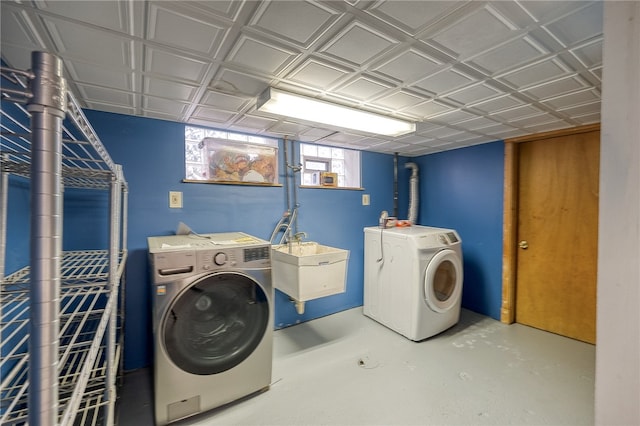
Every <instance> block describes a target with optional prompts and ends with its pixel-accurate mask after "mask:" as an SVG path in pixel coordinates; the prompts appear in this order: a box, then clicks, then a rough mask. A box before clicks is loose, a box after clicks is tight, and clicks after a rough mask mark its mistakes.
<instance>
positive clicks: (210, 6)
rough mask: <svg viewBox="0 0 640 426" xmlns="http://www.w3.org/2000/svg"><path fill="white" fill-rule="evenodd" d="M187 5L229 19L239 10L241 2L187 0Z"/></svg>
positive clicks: (229, 0)
mask: <svg viewBox="0 0 640 426" xmlns="http://www.w3.org/2000/svg"><path fill="white" fill-rule="evenodd" d="M189 5H190V6H191V7H193V8H194V9H197V10H202V11H205V12H207V13H211V14H214V15H217V16H220V17H223V18H225V19H230V20H231V19H235V18H236V17H237V16H238V11H239V10H240V7H241V5H242V2H239V1H236V0H215V1H211V0H202V1H193V0H191V1H189Z"/></svg>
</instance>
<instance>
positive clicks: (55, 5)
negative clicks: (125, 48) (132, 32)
mask: <svg viewBox="0 0 640 426" xmlns="http://www.w3.org/2000/svg"><path fill="white" fill-rule="evenodd" d="M38 3H39V4H40V7H42V9H43V10H46V11H48V12H50V13H55V14H57V15H60V16H64V17H65V18H67V19H73V20H76V21H84V22H86V23H89V24H92V25H94V26H97V27H101V28H107V29H110V30H114V31H118V32H122V33H125V34H126V33H128V32H129V26H128V24H129V22H130V20H129V19H130V15H129V8H128V4H127V2H124V1H60V0H55V1H41V2H38Z"/></svg>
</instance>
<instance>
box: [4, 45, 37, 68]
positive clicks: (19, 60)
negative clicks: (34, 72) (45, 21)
mask: <svg viewBox="0 0 640 426" xmlns="http://www.w3.org/2000/svg"><path fill="white" fill-rule="evenodd" d="M34 50H42V48H40V47H37V46H31V47H29V48H26V49H25V47H24V46H12V45H8V44H3V45H2V59H3V60H4V61H6V63H7V66H10V67H12V68H15V69H19V70H28V69H30V68H31V52H32V51H34Z"/></svg>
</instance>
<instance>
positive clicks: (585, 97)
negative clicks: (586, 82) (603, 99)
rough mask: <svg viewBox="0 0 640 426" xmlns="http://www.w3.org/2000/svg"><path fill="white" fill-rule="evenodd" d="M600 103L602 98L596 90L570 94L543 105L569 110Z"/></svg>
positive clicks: (547, 101) (552, 99)
mask: <svg viewBox="0 0 640 426" xmlns="http://www.w3.org/2000/svg"><path fill="white" fill-rule="evenodd" d="M595 101H597V102H599V101H600V96H599V95H598V94H597V93H595V91H594V90H591V89H587V90H582V91H579V92H574V93H569V94H567V95H563V96H558V97H555V98H551V99H547V100H545V101H543V103H545V104H547V105H550V106H551V107H553V108H556V109H560V108H567V107H571V106H574V105H580V104H586V103H592V102H595Z"/></svg>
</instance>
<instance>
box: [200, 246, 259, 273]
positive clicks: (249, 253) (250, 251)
mask: <svg viewBox="0 0 640 426" xmlns="http://www.w3.org/2000/svg"><path fill="white" fill-rule="evenodd" d="M196 256H197V269H198V270H199V271H214V270H216V269H220V268H233V267H248V266H254V267H265V266H270V264H271V246H268V245H267V246H260V247H242V248H241V247H236V248H225V249H213V250H199V251H197V252H196Z"/></svg>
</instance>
